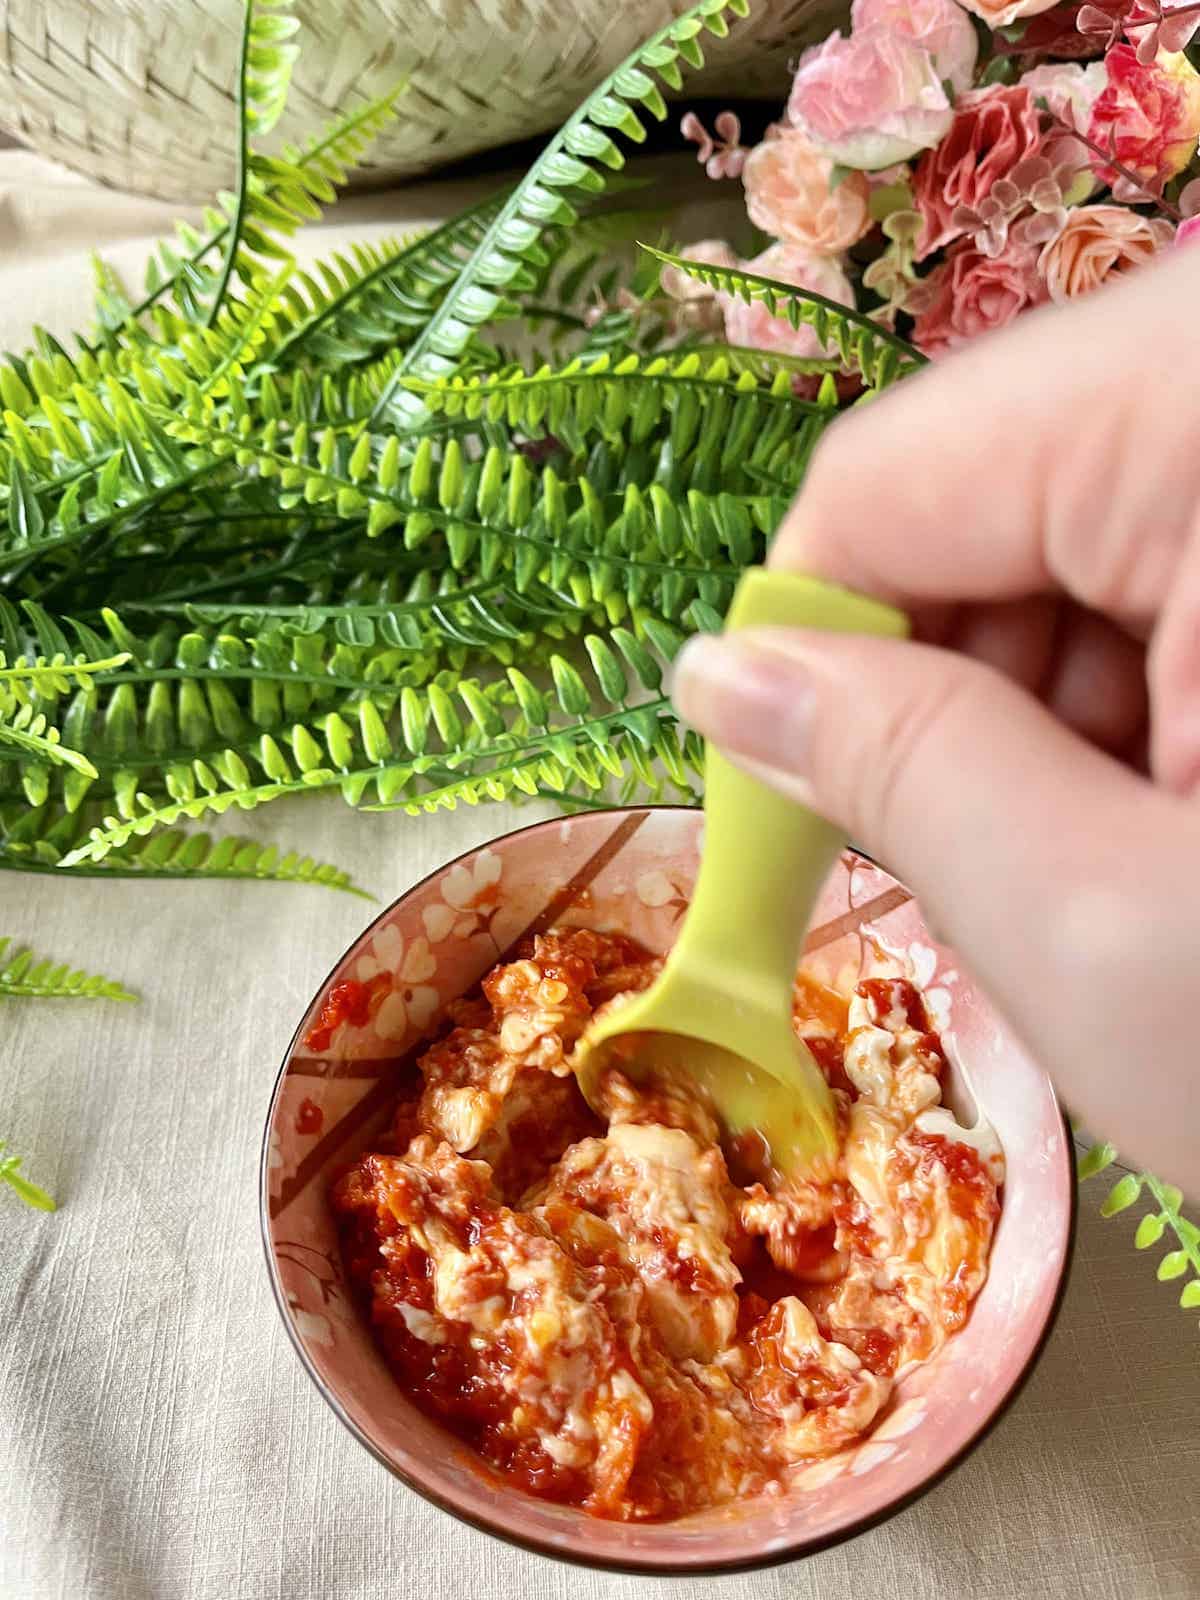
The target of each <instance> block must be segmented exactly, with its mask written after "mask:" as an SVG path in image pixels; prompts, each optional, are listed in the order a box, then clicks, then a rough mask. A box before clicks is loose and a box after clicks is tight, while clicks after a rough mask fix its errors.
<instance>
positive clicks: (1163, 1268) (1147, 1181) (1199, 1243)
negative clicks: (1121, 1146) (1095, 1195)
mask: <svg viewBox="0 0 1200 1600" xmlns="http://www.w3.org/2000/svg"><path fill="white" fill-rule="evenodd" d="M1116 1158H1117V1152H1116V1150H1115V1149H1114V1148H1113V1146H1112V1145H1111V1144H1102V1145H1094V1146H1093V1147H1092V1148H1091V1149H1090V1150H1089V1151H1088V1152H1087V1154H1086V1155H1084V1157H1083V1158H1082V1159H1081V1161H1080V1163H1079V1178H1080V1181H1081V1182H1082V1181H1084V1180H1085V1179H1087V1178H1092V1177H1095V1176H1096V1175H1097V1174H1098V1173H1101V1172H1104V1171H1105V1170H1107V1169H1108V1168H1109V1167H1111V1165H1112V1163H1113V1162H1114V1161H1115V1160H1116ZM1146 1195H1148V1196H1149V1197H1150V1199H1151V1200H1152V1201H1153V1205H1154V1209H1152V1210H1150V1211H1147V1212H1146V1213H1145V1215H1144V1216H1143V1217H1142V1219H1141V1221H1140V1222H1139V1223H1138V1227H1137V1232H1136V1234H1135V1235H1134V1241H1133V1242H1134V1244H1135V1246H1136V1247H1137V1249H1139V1250H1149V1249H1151V1248H1152V1247H1153V1246H1154V1245H1156V1244H1159V1243H1160V1242H1161V1241H1162V1240H1163V1239H1164V1237H1166V1238H1167V1239H1168V1241H1169V1244H1170V1248H1169V1249H1168V1250H1167V1252H1166V1254H1165V1255H1163V1256H1162V1257H1161V1259H1160V1260H1159V1263H1158V1271H1157V1277H1158V1279H1159V1282H1160V1283H1168V1282H1171V1281H1172V1280H1174V1279H1178V1278H1186V1279H1187V1282H1186V1283H1184V1284H1183V1286H1182V1288H1181V1290H1180V1294H1179V1304H1180V1305H1181V1306H1182V1307H1183V1308H1184V1310H1185V1311H1190V1310H1195V1309H1197V1308H1198V1307H1200V1227H1197V1226H1196V1224H1195V1223H1194V1222H1192V1221H1191V1219H1190V1218H1188V1217H1185V1216H1184V1215H1183V1210H1182V1207H1183V1195H1182V1193H1181V1192H1180V1191H1179V1190H1178V1189H1177V1188H1176V1187H1175V1185H1174V1184H1171V1183H1163V1181H1162V1180H1161V1178H1156V1177H1155V1176H1154V1174H1153V1173H1151V1172H1126V1173H1124V1174H1123V1175H1122V1176H1121V1177H1120V1178H1118V1179H1117V1181H1116V1183H1114V1184H1113V1186H1112V1187H1111V1188H1110V1189H1109V1191H1108V1193H1107V1194H1106V1195H1105V1197H1104V1199H1103V1201H1102V1202H1101V1204H1100V1214H1101V1216H1104V1217H1114V1216H1117V1215H1118V1214H1119V1213H1120V1212H1122V1211H1128V1210H1129V1209H1130V1208H1131V1207H1132V1206H1135V1205H1136V1204H1137V1203H1138V1201H1139V1200H1140V1199H1142V1198H1143V1197H1144V1196H1146Z"/></svg>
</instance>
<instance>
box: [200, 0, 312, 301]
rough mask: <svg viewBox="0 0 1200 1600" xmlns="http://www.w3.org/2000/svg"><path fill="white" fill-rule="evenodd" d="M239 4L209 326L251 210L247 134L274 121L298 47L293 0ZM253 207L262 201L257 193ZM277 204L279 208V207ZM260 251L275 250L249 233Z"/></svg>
mask: <svg viewBox="0 0 1200 1600" xmlns="http://www.w3.org/2000/svg"><path fill="white" fill-rule="evenodd" d="M243 3H244V5H245V13H244V19H243V23H242V46H241V52H240V55H239V59H238V79H237V85H238V86H237V107H238V166H237V190H236V193H235V199H234V208H233V214H232V216H231V217H230V220H229V237H228V241H227V242H226V245H225V254H224V259H223V260H222V263H221V270H220V272H219V274H218V276H217V281H216V286H215V287H214V289H213V294H212V300H211V301H210V303H209V308H208V313H207V315H206V317H205V319H204V320H205V323H206V324H207V326H208V327H212V325H213V323H214V322H215V321H216V320H217V317H218V315H219V314H220V311H221V307H222V306H223V305H224V303H225V296H226V294H227V292H228V290H229V285H230V281H231V279H232V277H233V274H234V271H235V270H237V269H238V264H239V263H238V257H239V253H240V251H241V246H242V240H243V238H244V237H245V235H246V230H247V226H248V224H249V217H250V211H251V204H252V201H251V191H250V178H251V166H250V160H251V149H250V141H251V137H252V136H253V135H255V134H265V133H269V132H270V130H271V129H272V128H273V127H274V126H275V124H276V123H277V122H278V121H279V118H280V115H281V114H282V112H283V107H284V102H285V101H286V99H287V91H288V84H289V83H290V82H291V77H292V67H293V65H294V63H295V61H296V57H297V55H298V54H299V52H298V51H297V49H296V46H295V45H294V44H292V43H290V39H291V36H292V35H293V34H294V33H295V32H296V30H297V29H298V28H299V22H298V21H297V20H296V18H295V17H294V16H291V15H289V14H288V13H290V11H291V7H292V3H293V0H243ZM258 199H259V209H260V210H261V209H262V206H263V205H264V204H266V202H265V197H263V196H262V195H261V194H260V195H259V197H258ZM281 209H282V208H281ZM249 242H251V243H252V244H253V245H256V246H257V248H258V250H259V251H260V252H263V253H266V254H276V253H277V249H276V248H275V247H273V246H271V245H270V244H269V243H268V240H267V238H266V237H265V236H261V235H256V236H252V238H251V240H250V241H249Z"/></svg>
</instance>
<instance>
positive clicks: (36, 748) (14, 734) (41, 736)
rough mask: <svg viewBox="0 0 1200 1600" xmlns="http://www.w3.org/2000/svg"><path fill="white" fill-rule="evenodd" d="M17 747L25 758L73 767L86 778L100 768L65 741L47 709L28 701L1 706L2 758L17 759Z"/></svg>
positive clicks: (0, 746) (74, 770)
mask: <svg viewBox="0 0 1200 1600" xmlns="http://www.w3.org/2000/svg"><path fill="white" fill-rule="evenodd" d="M14 750H15V751H16V752H18V754H19V755H21V756H24V757H25V758H29V757H33V758H34V761H35V762H37V763H38V764H39V765H40V764H41V763H49V764H50V765H52V766H64V767H70V769H71V770H72V771H73V772H76V773H79V774H81V775H82V776H83V777H85V778H94V777H96V769H95V767H94V766H93V765H92V763H91V762H90V761H89V760H88V759H87V757H86V756H84V755H81V754H80V752H79V751H78V750H72V749H71V748H70V747H69V746H67V745H64V744H63V743H62V735H61V734H60V733H59V731H58V729H57V728H56V727H55V726H54V725H53V724H52V723H51V722H49V721H48V719H47V717H46V715H45V713H44V712H41V711H35V710H34V708H33V706H32V705H31V704H30V703H29V702H28V701H26V702H23V703H21V704H19V705H17V706H15V707H13V708H12V709H10V710H9V711H5V710H4V709H3V707H0V762H4V761H8V760H11V759H14V758H13V757H12V755H11V752H12V751H14ZM43 781H44V780H43ZM39 787H40V785H39ZM34 803H35V804H36V802H34Z"/></svg>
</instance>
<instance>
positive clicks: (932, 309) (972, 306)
mask: <svg viewBox="0 0 1200 1600" xmlns="http://www.w3.org/2000/svg"><path fill="white" fill-rule="evenodd" d="M1037 261H1038V252H1037V247H1036V246H1035V245H1033V244H1031V243H1030V242H1029V241H1028V240H1027V239H1026V238H1024V237H1023V236H1022V233H1021V228H1020V225H1019V224H1018V226H1017V227H1016V228H1014V229H1013V231H1012V234H1011V235H1010V237H1009V240H1008V244H1007V247H1006V248H1005V250H1004V251H1003V253H1002V254H1001V255H999V256H995V257H992V256H985V255H984V254H983V252H982V251H980V250H977V249H976V248H975V246H974V245H973V244H971V243H969V242H968V241H966V240H963V241H962V242H961V243H959V244H956V245H954V246H953V247H952V248H951V249H950V251H949V252H948V254H947V256H946V259H945V261H944V262H943V263H942V265H941V266H940V267H937V268H935V270H934V271H933V272H931V273H930V275H929V277H928V278H925V279H923V280H922V282H921V285H920V289H921V291H922V293H921V296H920V299H919V300H917V301H916V302H915V303H914V305H913V309H914V310H915V311H916V312H917V315H916V318H915V321H914V323H913V339H914V341H915V342H916V344H917V345H918V346H919V348H920V349H922V350H923V351H924V352H925V354H926V355H928V356H942V355H945V354H946V353H947V352H948V351H950V350H952V349H954V348H955V346H956V345H960V344H965V343H966V342H967V340H969V339H974V338H976V337H977V336H978V335H979V334H981V333H989V332H990V331H991V330H992V329H993V328H1002V327H1003V326H1004V325H1005V323H1007V322H1011V321H1012V320H1013V318H1014V317H1015V316H1018V315H1019V314H1020V313H1021V312H1022V311H1025V310H1027V309H1028V308H1029V307H1030V306H1035V305H1039V304H1040V303H1041V302H1043V301H1044V300H1045V299H1046V286H1045V284H1044V283H1043V282H1042V280H1041V279H1040V278H1039V276H1038V270H1037Z"/></svg>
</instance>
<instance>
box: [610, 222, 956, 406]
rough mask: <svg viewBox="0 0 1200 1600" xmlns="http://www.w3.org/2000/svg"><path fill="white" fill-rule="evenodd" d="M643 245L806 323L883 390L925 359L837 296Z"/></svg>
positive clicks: (666, 261) (726, 289)
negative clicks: (832, 296)
mask: <svg viewBox="0 0 1200 1600" xmlns="http://www.w3.org/2000/svg"><path fill="white" fill-rule="evenodd" d="M642 248H643V249H644V250H646V251H647V253H648V254H650V255H652V256H653V257H654V258H655V259H656V260H657V261H660V262H662V263H663V265H665V266H668V267H677V268H678V269H679V270H680V271H681V272H686V273H687V274H688V276H689V277H692V278H695V279H696V280H697V282H699V283H706V284H708V286H709V287H710V288H712V289H717V290H719V291H720V292H721V293H722V294H732V295H736V296H737V297H738V299H740V300H745V301H746V302H747V303H749V302H750V301H752V300H761V301H762V302H763V304H764V305H765V306H766V308H767V310H768V311H769V312H770V313H771V315H772V316H773V317H783V318H784V319H785V320H786V321H787V322H788V324H789V325H790V326H791V327H793V328H798V327H800V325H801V324H802V323H804V324H806V325H807V326H808V327H810V328H812V330H813V332H814V333H815V334H816V336H817V338H818V339H819V340H820V341H821V343H822V345H824V346H825V347H826V348H828V347H829V346H830V345H832V346H833V347H834V349H836V351H837V353H838V355H839V356H840V357H841V359H842V363H843V365H845V366H847V367H850V368H852V369H853V370H854V371H855V372H858V373H860V374H861V376H862V379H863V381H864V383H866V384H867V385H868V387H869V388H872V389H883V388H885V387H886V386H887V385H888V384H890V383H894V382H895V381H896V379H897V378H901V377H904V376H905V375H906V374H907V373H909V372H911V371H913V370H914V369H915V368H916V367H919V366H923V365H924V364H925V361H926V359H927V358H926V357H925V356H923V355H922V354H921V352H920V351H919V350H918V349H917V348H916V347H915V345H911V344H909V342H908V340H907V339H902V338H901V337H900V335H899V334H898V333H893V332H892V330H891V329H890V328H887V327H884V325H883V324H882V323H880V322H876V321H874V320H873V319H872V318H871V317H869V316H867V315H866V314H865V313H864V312H861V311H855V310H854V309H853V308H851V307H850V306H844V305H839V303H838V302H837V301H836V300H829V299H827V298H826V297H825V296H824V295H821V294H817V293H816V292H815V291H814V290H812V289H800V288H797V287H796V286H795V285H794V284H789V283H780V282H779V281H778V280H777V279H775V278H764V277H761V276H759V274H757V273H754V272H745V271H743V270H742V269H740V268H736V267H716V266H710V265H709V264H708V263H707V262H703V261H689V260H688V259H687V257H686V256H679V255H673V254H671V252H670V251H667V250H656V249H654V248H653V246H651V245H643V247H642Z"/></svg>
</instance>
